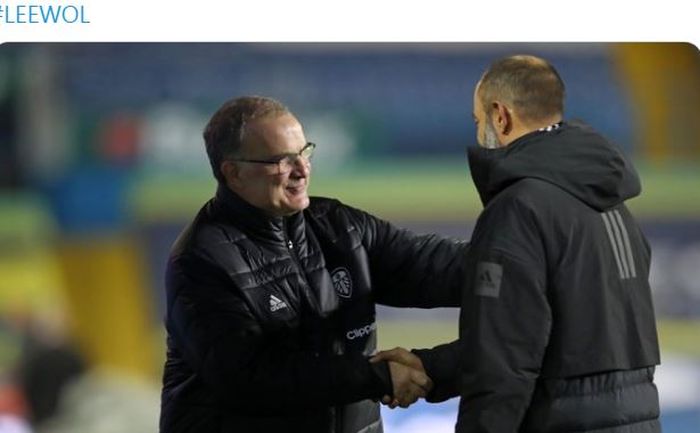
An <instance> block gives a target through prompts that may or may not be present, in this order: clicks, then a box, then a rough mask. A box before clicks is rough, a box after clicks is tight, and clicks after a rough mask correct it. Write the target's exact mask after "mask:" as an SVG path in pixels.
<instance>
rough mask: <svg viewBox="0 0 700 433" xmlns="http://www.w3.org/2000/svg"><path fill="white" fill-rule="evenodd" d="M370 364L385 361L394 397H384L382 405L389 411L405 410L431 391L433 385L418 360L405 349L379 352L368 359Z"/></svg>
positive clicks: (398, 348)
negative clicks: (387, 407) (389, 409)
mask: <svg viewBox="0 0 700 433" xmlns="http://www.w3.org/2000/svg"><path fill="white" fill-rule="evenodd" d="M370 361H371V362H379V361H387V362H388V365H389V371H390V373H391V382H392V386H393V390H394V397H393V398H391V397H390V396H388V395H385V396H384V397H383V398H382V403H384V404H386V405H387V406H389V407H390V408H391V409H394V408H396V407H397V406H400V407H402V408H407V407H408V406H410V405H411V404H413V403H415V402H416V401H417V400H418V398H420V397H425V396H426V394H427V393H428V392H429V391H430V390H431V389H432V387H433V383H432V381H431V380H430V378H429V377H428V376H427V375H426V374H425V370H424V368H423V363H422V362H421V360H420V358H418V357H417V356H416V355H414V354H412V353H411V352H409V351H407V350H406V349H403V348H400V347H397V348H394V349H392V350H388V351H383V352H379V353H378V354H377V355H375V356H374V357H372V358H371V359H370Z"/></svg>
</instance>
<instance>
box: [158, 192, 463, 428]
mask: <svg viewBox="0 0 700 433" xmlns="http://www.w3.org/2000/svg"><path fill="white" fill-rule="evenodd" d="M466 246H467V244H466V243H463V242H455V241H452V240H449V239H441V238H438V237H436V236H432V235H425V236H417V235H414V234H412V233H410V232H408V231H406V230H400V229H397V228H396V227H394V226H392V225H391V224H389V223H387V222H386V221H382V220H380V219H378V218H375V217H373V216H371V215H369V214H367V213H364V212H362V211H359V210H357V209H353V208H351V207H349V206H345V205H343V204H341V203H340V202H338V201H337V200H331V199H324V198H312V199H311V204H310V206H309V207H308V208H307V209H305V210H304V211H303V212H299V213H297V214H295V215H293V216H290V217H284V218H271V217H268V216H266V215H265V214H263V212H262V211H260V210H258V209H257V208H254V207H253V206H251V205H249V204H248V203H246V202H245V201H243V200H242V199H241V198H240V197H238V196H237V195H235V194H234V193H233V192H231V191H230V190H229V189H228V188H223V187H220V188H219V190H218V192H217V195H216V197H215V198H213V199H212V200H210V201H209V202H208V203H207V204H206V205H205V206H204V207H203V208H202V210H201V211H200V212H199V214H198V215H197V217H196V218H195V220H194V221H193V222H192V223H191V224H190V225H189V226H188V227H187V228H186V229H185V230H184V231H183V233H182V234H181V235H180V237H179V238H178V240H177V241H176V243H175V245H174V247H173V250H172V252H171V256H170V259H169V261H168V269H167V275H166V286H167V287H166V290H167V302H168V304H167V314H166V320H165V323H166V328H167V331H168V339H167V343H168V353H167V361H166V364H165V372H164V376H163V393H162V407H161V420H160V430H161V432H163V433H223V432H235V433H253V432H254V433H267V432H270V433H279V432H304V433H358V432H362V433H379V432H381V431H382V424H381V419H380V417H379V407H378V404H377V403H376V402H373V401H372V400H371V399H378V398H381V397H382V396H383V395H385V394H391V392H392V390H391V381H390V377H389V374H388V368H387V366H386V363H380V364H370V363H369V362H368V360H367V358H368V356H369V355H371V354H372V353H373V352H374V350H375V349H376V323H375V303H383V304H386V305H393V306H413V307H435V306H455V307H456V306H458V305H459V302H460V296H461V283H462V280H463V278H464V263H465V262H464V259H463V255H464V251H465V249H466Z"/></svg>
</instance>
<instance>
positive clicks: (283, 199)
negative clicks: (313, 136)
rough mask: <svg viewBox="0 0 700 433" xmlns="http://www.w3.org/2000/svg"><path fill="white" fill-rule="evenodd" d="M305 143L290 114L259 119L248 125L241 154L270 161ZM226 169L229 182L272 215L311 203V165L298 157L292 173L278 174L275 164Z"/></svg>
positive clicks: (236, 165) (233, 164)
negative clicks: (309, 194)
mask: <svg viewBox="0 0 700 433" xmlns="http://www.w3.org/2000/svg"><path fill="white" fill-rule="evenodd" d="M304 146H306V137H305V136H304V131H303V129H302V127H301V124H300V123H299V121H297V119H296V118H295V117H294V116H293V115H291V114H288V113H287V114H282V115H277V116H272V117H265V118H261V119H256V120H254V121H252V122H250V123H248V124H247V125H246V127H245V136H244V140H243V142H242V143H241V148H240V150H239V152H238V153H239V155H238V157H239V158H240V159H250V160H270V159H275V158H276V157H279V156H282V155H286V154H298V153H299V152H300V151H301V149H303V148H304ZM225 164H230V165H229V166H228V168H225V169H224V172H225V173H226V181H227V182H226V183H227V185H228V186H229V188H231V189H232V190H233V191H234V192H235V193H236V194H238V195H239V196H240V197H241V198H243V199H244V200H245V201H247V202H248V203H250V204H251V205H253V206H255V207H257V208H259V209H262V210H264V211H266V212H267V213H268V214H270V215H272V216H288V215H292V214H294V213H296V212H299V211H301V210H303V209H305V208H306V207H307V206H308V205H309V196H308V194H307V188H308V186H309V179H310V176H311V164H310V162H309V161H308V160H305V159H304V158H297V159H296V162H295V163H294V168H293V169H292V171H290V172H289V173H285V174H279V168H278V166H277V165H276V164H257V163H248V162H240V161H238V162H233V161H229V162H226V163H225Z"/></svg>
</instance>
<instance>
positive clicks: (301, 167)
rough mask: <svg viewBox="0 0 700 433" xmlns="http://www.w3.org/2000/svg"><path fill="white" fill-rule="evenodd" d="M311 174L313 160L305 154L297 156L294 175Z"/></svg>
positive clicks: (304, 175) (306, 175)
mask: <svg viewBox="0 0 700 433" xmlns="http://www.w3.org/2000/svg"><path fill="white" fill-rule="evenodd" d="M309 174H311V160H309V159H307V158H304V157H303V156H297V157H296V158H295V159H294V168H293V170H292V175H293V176H296V177H308V176H309Z"/></svg>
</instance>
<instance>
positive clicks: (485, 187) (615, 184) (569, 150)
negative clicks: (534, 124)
mask: <svg viewBox="0 0 700 433" xmlns="http://www.w3.org/2000/svg"><path fill="white" fill-rule="evenodd" d="M469 166H470V168H471V174H472V178H473V179H474V184H475V185H476V188H477V190H478V191H479V195H480V197H481V200H482V202H483V204H484V206H486V205H487V204H488V203H489V202H490V201H491V200H492V199H493V197H495V196H496V195H497V194H498V193H499V192H501V191H502V190H504V189H505V188H507V187H508V186H509V185H511V184H512V183H514V182H517V181H518V180H520V179H523V178H536V179H540V180H543V181H546V182H549V183H551V184H554V185H556V186H558V187H560V188H561V189H563V190H565V191H567V192H569V193H570V194H572V195H573V196H575V197H577V198H578V199H579V200H581V201H583V202H584V203H586V204H587V205H589V206H591V207H593V208H594V209H599V210H605V209H609V208H611V207H613V206H615V205H617V204H619V203H621V202H623V201H624V200H627V199H629V198H632V197H635V196H637V195H639V193H640V191H641V184H640V182H639V176H638V175H637V172H636V170H635V169H634V167H633V166H632V164H631V163H630V161H629V160H628V159H627V158H626V157H625V155H624V154H623V153H622V152H621V151H620V150H619V149H618V148H617V147H616V146H615V145H613V144H612V143H611V142H609V141H608V140H607V139H606V138H605V137H604V136H602V135H601V134H599V133H598V132H596V131H595V130H593V129H592V128H591V127H590V126H588V125H586V124H584V123H581V122H563V123H561V124H560V126H559V127H557V128H554V127H551V128H543V129H541V130H537V131H533V132H530V133H528V134H526V135H524V136H522V137H520V138H518V139H517V140H515V141H513V142H512V143H511V144H510V145H509V146H507V147H502V148H499V149H483V148H470V149H469Z"/></svg>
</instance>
